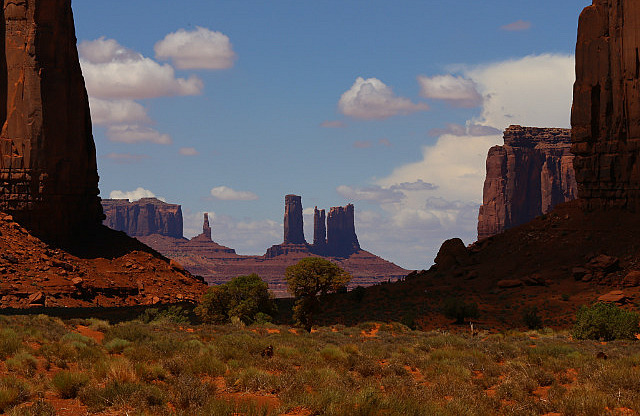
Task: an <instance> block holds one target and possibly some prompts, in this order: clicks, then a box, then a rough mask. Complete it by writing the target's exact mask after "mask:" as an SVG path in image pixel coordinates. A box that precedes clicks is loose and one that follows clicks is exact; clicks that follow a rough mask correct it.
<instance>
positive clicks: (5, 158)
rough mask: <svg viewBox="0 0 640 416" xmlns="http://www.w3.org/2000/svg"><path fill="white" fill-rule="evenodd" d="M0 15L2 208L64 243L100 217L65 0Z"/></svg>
mask: <svg viewBox="0 0 640 416" xmlns="http://www.w3.org/2000/svg"><path fill="white" fill-rule="evenodd" d="M2 13H3V16H2V18H0V24H2V27H0V36H2V41H0V55H2V59H0V125H2V130H1V132H0V156H1V157H0V210H2V211H5V212H9V213H11V214H13V216H14V218H16V220H17V221H18V222H20V223H21V224H22V225H24V226H25V227H26V228H28V229H30V230H31V231H32V232H33V233H34V234H36V235H38V236H40V237H43V238H45V239H47V240H53V241H59V242H68V241H70V240H71V239H72V238H73V237H75V236H76V235H77V234H78V233H82V232H85V231H87V230H90V229H92V228H93V227H96V226H97V225H98V224H100V222H101V220H102V217H103V214H102V207H101V206H100V199H99V198H98V193H99V191H98V171H97V167H96V150H95V144H94V142H93V136H92V133H91V116H90V113H89V101H88V98H87V91H86V89H85V85H84V79H83V77H82V72H81V70H80V63H79V60H78V51H77V49H76V37H75V28H74V24H73V14H72V12H71V0H21V1H14V0H4V7H3V9H2Z"/></svg>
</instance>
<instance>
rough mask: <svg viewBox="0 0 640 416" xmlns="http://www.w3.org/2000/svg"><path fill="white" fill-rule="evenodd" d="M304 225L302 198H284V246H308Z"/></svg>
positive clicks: (293, 196)
mask: <svg viewBox="0 0 640 416" xmlns="http://www.w3.org/2000/svg"><path fill="white" fill-rule="evenodd" d="M306 243H307V242H306V241H305V239H304V230H303V223H302V198H301V197H300V196H298V195H287V196H285V197H284V244H306Z"/></svg>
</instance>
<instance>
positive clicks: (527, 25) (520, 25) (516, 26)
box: [500, 20, 531, 32]
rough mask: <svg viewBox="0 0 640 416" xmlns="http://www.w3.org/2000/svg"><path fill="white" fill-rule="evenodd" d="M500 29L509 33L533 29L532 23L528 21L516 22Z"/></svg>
mask: <svg viewBox="0 0 640 416" xmlns="http://www.w3.org/2000/svg"><path fill="white" fill-rule="evenodd" d="M500 29H502V30H506V31H508V32H521V31H523V30H529V29H531V22H528V21H526V20H516V21H515V22H512V23H509V24H508V25H504V26H501V27H500Z"/></svg>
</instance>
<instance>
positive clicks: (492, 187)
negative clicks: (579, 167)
mask: <svg viewBox="0 0 640 416" xmlns="http://www.w3.org/2000/svg"><path fill="white" fill-rule="evenodd" d="M570 133H571V131H570V130H568V129H552V128H535V127H521V126H510V127H509V128H507V129H506V130H505V132H504V145H503V146H494V147H492V148H491V149H490V150H489V154H488V156H487V176H486V179H485V183H484V190H483V204H482V206H481V207H480V212H479V215H478V239H483V238H487V237H490V236H492V235H495V234H499V233H501V232H502V231H504V230H506V229H508V228H511V227H514V226H516V225H520V224H524V223H526V222H528V221H530V220H532V219H533V218H535V217H537V216H538V215H542V214H546V213H548V212H549V211H551V209H552V208H553V207H554V206H556V205H557V204H558V203H561V202H567V201H571V200H573V199H575V198H576V197H577V184H576V179H575V174H574V171H573V154H572V153H571V152H570V148H571V136H570Z"/></svg>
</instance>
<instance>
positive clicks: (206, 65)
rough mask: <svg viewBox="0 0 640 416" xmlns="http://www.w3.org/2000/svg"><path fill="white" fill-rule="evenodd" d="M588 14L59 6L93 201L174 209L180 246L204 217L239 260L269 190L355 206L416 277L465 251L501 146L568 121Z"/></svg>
mask: <svg viewBox="0 0 640 416" xmlns="http://www.w3.org/2000/svg"><path fill="white" fill-rule="evenodd" d="M185 4H188V6H185ZM586 5H588V3H587V2H585V1H563V2H557V1H538V2H524V1H484V2H479V1H468V0H467V1H446V2H445V1H438V2H434V1H393V2H392V1H344V0H343V1H324V0H323V1H314V2H312V1H279V0H275V1H251V0H245V1H230V0H229V1H211V0H207V1H204V0H202V1H201V0H190V1H189V2H186V3H185V2H175V1H171V2H169V1H164V0H153V1H151V0H137V1H135V2H131V1H126V2H125V1H121V0H112V1H110V2H96V1H95V0H92V1H89V0H75V1H74V2H73V8H74V14H75V21H76V32H77V37H78V42H79V49H80V54H81V62H82V65H83V71H84V74H85V78H86V80H87V87H88V90H89V94H90V96H91V106H92V114H93V118H94V136H95V140H96V146H97V153H98V164H99V173H100V189H101V195H102V196H103V197H109V196H110V195H112V193H113V196H125V197H131V198H136V197H140V196H144V195H156V196H158V197H161V198H163V199H165V200H166V201H167V202H172V203H179V204H181V205H182V206H183V211H184V213H185V234H186V235H187V236H192V235H194V234H195V233H197V232H198V231H199V230H198V227H199V226H200V224H201V218H202V213H203V212H210V213H212V215H213V217H212V218H213V234H214V239H215V240H216V241H218V242H220V243H222V244H226V245H228V246H231V247H233V248H236V250H237V251H238V252H240V253H243V254H262V253H263V252H264V250H265V249H266V248H267V247H268V246H270V245H272V244H277V243H279V242H281V239H282V215H283V199H284V195H285V194H288V193H296V194H299V195H302V197H303V205H304V207H305V208H311V209H312V208H313V206H315V205H318V206H319V207H324V208H328V207H330V206H337V205H344V204H346V203H349V202H353V203H354V204H355V206H356V230H357V232H358V236H359V237H360V242H361V245H362V246H363V247H364V248H365V249H368V250H370V251H372V252H374V253H376V254H378V255H381V256H383V257H385V258H387V259H389V260H392V261H395V262H397V263H398V264H400V265H401V266H404V267H407V268H423V267H428V266H429V265H430V264H431V263H432V260H433V257H434V255H435V252H437V249H438V247H439V245H440V243H441V242H442V241H443V240H444V239H446V238H450V237H455V236H458V237H462V238H463V240H465V242H466V243H471V242H472V241H473V240H474V237H475V227H476V219H477V218H476V217H477V208H478V205H479V204H480V202H481V197H482V180H483V178H484V157H485V156H486V152H487V151H488V149H489V147H490V146H491V145H493V144H499V143H501V138H500V134H499V133H498V132H499V131H500V130H502V129H504V128H505V127H506V126H507V125H508V124H522V125H534V126H540V127H545V126H548V127H553V126H557V127H568V125H569V107H570V104H571V87H572V85H571V84H572V82H573V78H572V77H573V56H572V54H573V51H574V48H575V39H576V29H577V19H578V15H579V12H580V11H581V10H582V8H584V7H585V6H586ZM135 190H137V192H132V191H135ZM114 191H116V192H114ZM310 218H311V217H309V216H306V217H305V220H306V227H305V228H307V240H309V241H310V240H312V235H311V230H310V228H309V227H308V226H309V225H311V221H309V220H310Z"/></svg>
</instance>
